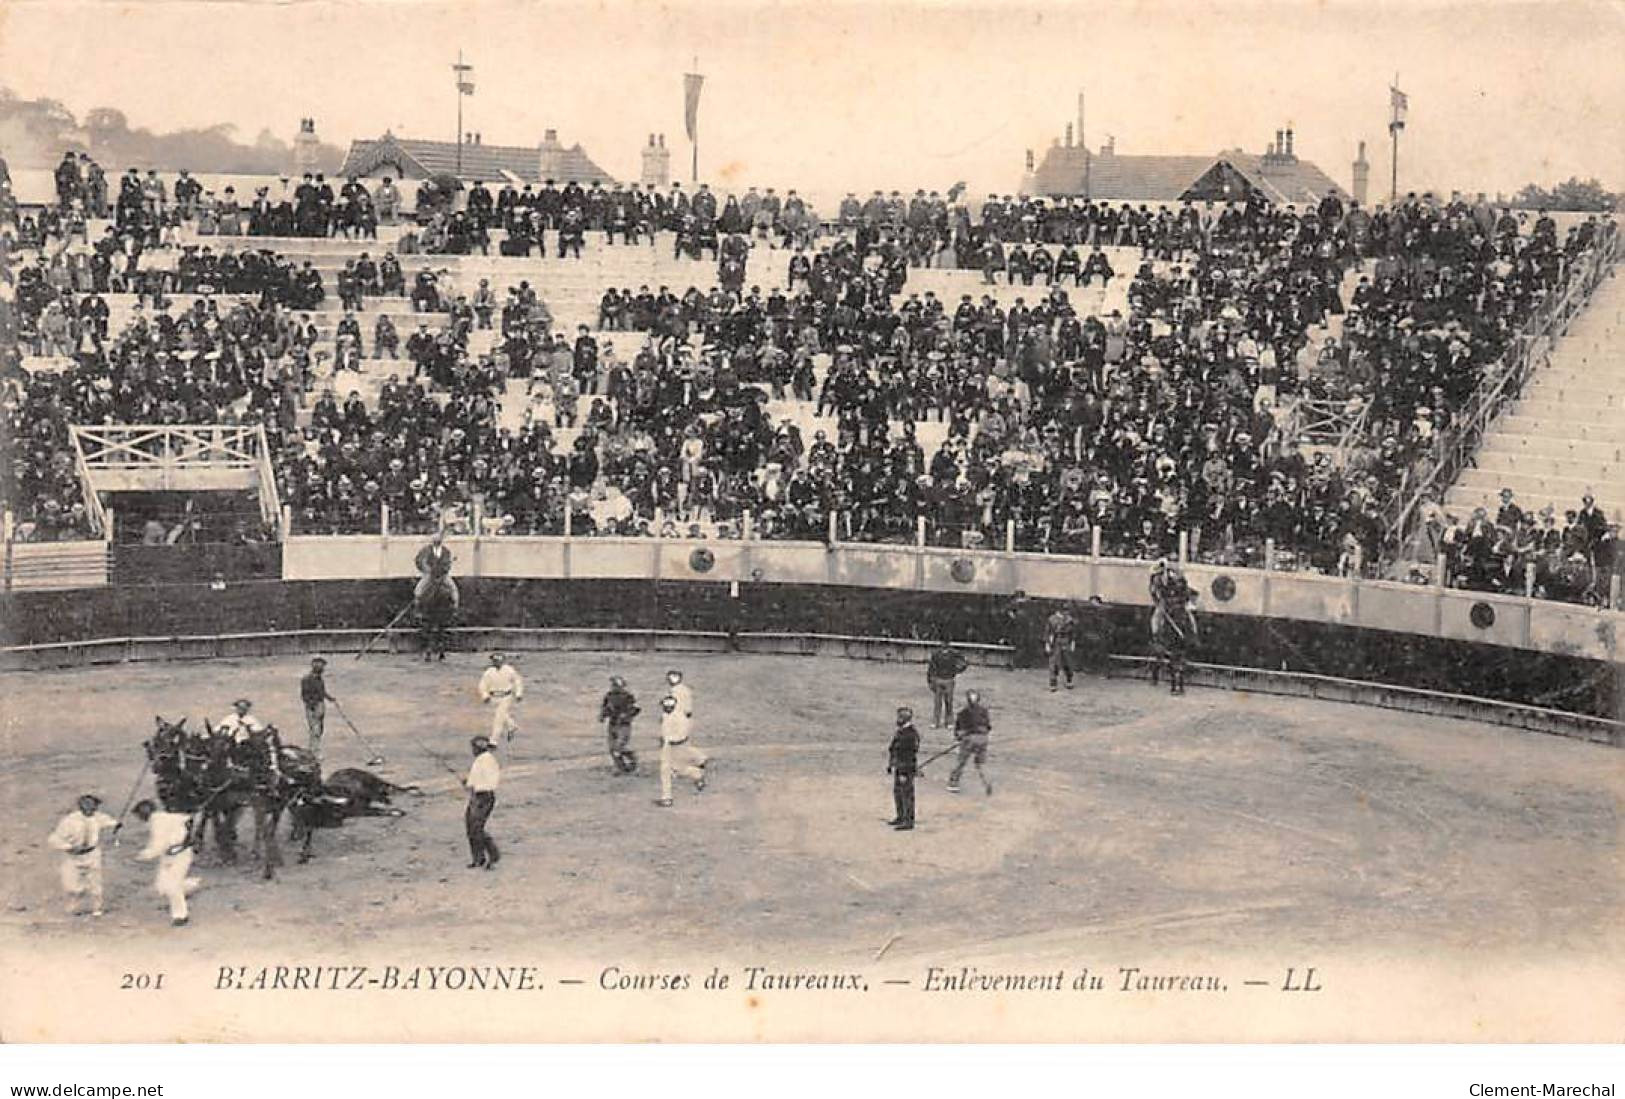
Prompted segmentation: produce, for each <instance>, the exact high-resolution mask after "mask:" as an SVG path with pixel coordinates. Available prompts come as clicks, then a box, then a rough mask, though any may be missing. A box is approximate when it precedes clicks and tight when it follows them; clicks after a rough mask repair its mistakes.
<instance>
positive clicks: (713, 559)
mask: <svg viewBox="0 0 1625 1099" xmlns="http://www.w3.org/2000/svg"><path fill="white" fill-rule="evenodd" d="M716 563H717V555H716V554H714V553H712V552H711V551H710V550H708V549H706V548H705V547H704V546H701V547H700V548H699V549H697V550H695V551H694V552H693V553H691V554H689V555H688V567H689V568H691V569H693V570H694V571H695V572H710V571H711V567H712V566H713V565H715V564H716Z"/></svg>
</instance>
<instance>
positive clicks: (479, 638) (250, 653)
mask: <svg viewBox="0 0 1625 1099" xmlns="http://www.w3.org/2000/svg"><path fill="white" fill-rule="evenodd" d="M450 632H451V634H452V648H453V650H454V651H504V652H672V653H747V654H760V655H769V654H771V655H782V656H825V657H830V656H834V657H842V658H846V659H856V660H874V661H884V662H889V663H900V664H909V665H912V666H915V667H920V666H923V665H924V663H925V661H926V659H927V658H928V656H929V655H930V653H931V650H932V648H933V647H934V644H935V643H934V642H932V641H930V640H916V639H911V638H896V637H863V636H853V635H846V634H822V633H791V632H744V633H728V632H724V631H718V630H694V631H687V630H660V629H608V628H601V629H582V628H562V627H561V628H517V627H508V626H476V627H457V628H454V629H453V630H451V631H450ZM376 636H377V631H374V630H368V629H318V630H288V631H274V632H259V633H238V634H214V635H192V636H179V637H117V638H103V639H98V640H93V641H64V642H55V643H48V644H43V645H22V646H13V647H10V648H5V649H0V673H4V672H19V671H40V670H47V669H61V668H84V667H98V666H106V665H112V664H122V663H129V662H148V661H169V660H216V659H265V658H275V657H286V656H299V655H305V654H307V653H312V652H320V653H325V654H329V655H334V654H347V653H360V652H362V651H363V649H364V648H365V647H366V646H367V645H368V643H369V642H371V641H373V639H374V638H376ZM956 647H957V648H958V650H959V651H960V652H961V654H962V655H964V656H965V658H966V660H967V662H968V663H969V664H970V665H971V666H972V667H978V668H999V669H1010V668H1013V667H1015V665H1016V663H1017V652H1018V650H1017V646H1014V645H1007V644H984V643H976V642H967V643H959V644H958V645H957V646H956ZM420 651H421V649H420V645H419V643H418V639H417V637H416V635H415V633H414V632H413V631H411V630H400V629H393V630H388V631H386V633H385V637H384V639H383V640H382V642H380V643H379V644H378V645H377V646H375V647H374V648H373V649H372V650H371V652H372V655H374V656H378V657H388V656H395V655H401V654H411V655H413V656H415V655H416V654H417V653H418V652H420ZM1155 664H1156V659H1155V658H1153V657H1146V656H1132V655H1116V654H1114V655H1111V656H1108V657H1106V659H1105V660H1104V661H1101V662H1098V664H1097V670H1099V671H1101V672H1104V673H1105V675H1106V676H1107V677H1108V678H1131V679H1149V678H1150V677H1151V674H1152V669H1153V667H1154V666H1155ZM1084 682H1085V684H1087V678H1085V681H1084ZM1189 683H1190V685H1193V686H1200V687H1217V688H1221V689H1227V690H1233V691H1240V692H1243V693H1257V694H1266V695H1281V696H1290V697H1297V698H1312V699H1317V700H1320V701H1327V702H1342V703H1349V704H1354V705H1362V706H1375V707H1379V708H1382V709H1389V710H1400V711H1405V712H1410V713H1423V714H1432V715H1435V716H1442V717H1452V718H1460V719H1467V720H1473V721H1479V722H1484V723H1486V724H1493V725H1502V726H1509V727H1512V728H1517V729H1525V730H1529V731H1533V732H1539V733H1547V734H1552V735H1558V736H1566V737H1572V738H1575V739H1580V740H1586V741H1589V742H1591V743H1594V744H1600V745H1610V746H1613V747H1621V746H1625V722H1620V721H1614V720H1610V719H1608V718H1601V717H1595V716H1591V715H1586V714H1577V713H1569V712H1565V711H1561V710H1553V709H1548V708H1545V707H1541V706H1533V705H1527V704H1523V703H1517V702H1504V701H1495V700H1491V699H1484V698H1477V697H1474V696H1470V695H1462V694H1453V693H1450V692H1445V691H1431V690H1422V689H1417V688H1412V687H1402V686H1396V685H1393V684H1384V683H1373V682H1368V681H1363V680H1357V679H1348V678H1344V677H1340V676H1328V675H1315V674H1310V673H1305V672H1292V671H1283V670H1275V669H1269V668H1247V667H1238V666H1234V665H1227V664H1209V663H1192V664H1190V665H1189Z"/></svg>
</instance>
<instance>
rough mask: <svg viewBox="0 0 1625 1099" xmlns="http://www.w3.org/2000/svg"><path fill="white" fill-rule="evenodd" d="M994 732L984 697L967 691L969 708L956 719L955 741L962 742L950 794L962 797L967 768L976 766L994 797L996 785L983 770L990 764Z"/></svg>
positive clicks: (952, 775) (949, 776)
mask: <svg viewBox="0 0 1625 1099" xmlns="http://www.w3.org/2000/svg"><path fill="white" fill-rule="evenodd" d="M992 732H993V720H992V718H990V717H989V716H988V712H987V707H986V706H984V705H982V693H981V692H980V691H966V692H965V707H964V709H962V710H960V711H959V716H958V717H957V718H955V719H954V740H955V741H957V742H958V748H959V761H958V762H957V763H955V764H954V769H953V772H952V773H951V774H949V775H948V792H949V793H950V794H957V793H959V776H960V775H963V774H964V773H965V764H967V763H974V764H976V774H977V775H978V776H979V777H980V778H981V780H982V786H983V788H984V789H985V790H986V791H987V796H988V797H992V796H993V783H991V782H989V781H988V777H987V772H985V771H983V770H982V765H983V764H984V763H986V762H987V741H988V736H989V735H990V734H991V733H992Z"/></svg>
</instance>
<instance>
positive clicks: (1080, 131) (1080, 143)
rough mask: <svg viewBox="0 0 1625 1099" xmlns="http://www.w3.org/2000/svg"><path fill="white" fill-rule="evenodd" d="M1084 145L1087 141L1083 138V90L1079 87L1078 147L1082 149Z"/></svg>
mask: <svg viewBox="0 0 1625 1099" xmlns="http://www.w3.org/2000/svg"><path fill="white" fill-rule="evenodd" d="M1086 147H1087V143H1086V142H1085V141H1084V139H1083V90H1082V89H1079V90H1078V148H1080V149H1083V148H1086Z"/></svg>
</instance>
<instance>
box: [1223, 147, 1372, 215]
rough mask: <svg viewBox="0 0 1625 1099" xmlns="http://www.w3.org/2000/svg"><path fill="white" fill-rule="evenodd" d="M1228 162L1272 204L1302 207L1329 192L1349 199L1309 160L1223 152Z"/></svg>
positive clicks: (1317, 200)
mask: <svg viewBox="0 0 1625 1099" xmlns="http://www.w3.org/2000/svg"><path fill="white" fill-rule="evenodd" d="M1218 159H1219V160H1222V161H1225V162H1226V163H1228V164H1229V165H1230V166H1231V167H1232V168H1234V169H1235V170H1236V171H1238V172H1240V173H1241V174H1242V175H1244V176H1246V177H1247V182H1249V183H1251V184H1252V185H1253V186H1254V187H1257V188H1258V189H1259V190H1260V191H1263V192H1264V195H1265V197H1267V198H1268V199H1269V200H1270V201H1272V202H1278V203H1282V204H1286V205H1297V206H1302V205H1304V204H1305V203H1312V202H1319V201H1320V200H1321V199H1322V198H1324V197H1325V196H1326V195H1327V194H1328V193H1330V194H1334V195H1336V196H1337V197H1338V198H1341V199H1345V200H1346V199H1347V198H1348V194H1347V192H1345V191H1344V190H1343V188H1341V187H1339V186H1338V185H1337V184H1336V183H1335V182H1333V180H1332V179H1331V177H1330V176H1328V175H1327V174H1326V173H1325V172H1323V171H1321V170H1320V169H1319V168H1318V167H1316V166H1315V165H1314V164H1311V163H1310V162H1309V161H1307V160H1298V159H1296V158H1280V157H1274V158H1271V157H1262V156H1257V155H1255V154H1252V153H1243V152H1237V151H1232V152H1227V153H1221V154H1220V155H1219V157H1218Z"/></svg>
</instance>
